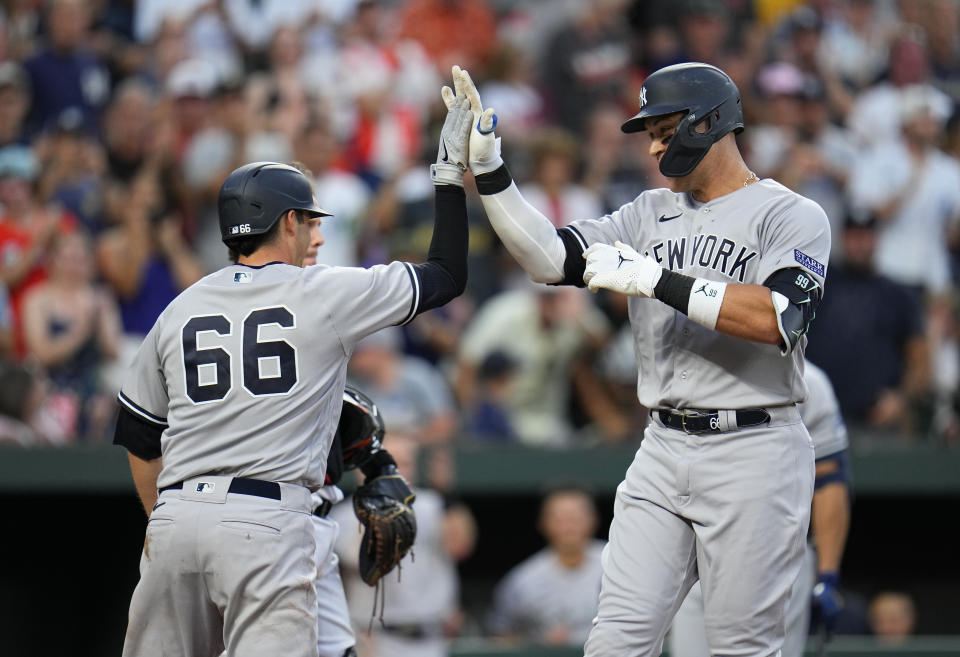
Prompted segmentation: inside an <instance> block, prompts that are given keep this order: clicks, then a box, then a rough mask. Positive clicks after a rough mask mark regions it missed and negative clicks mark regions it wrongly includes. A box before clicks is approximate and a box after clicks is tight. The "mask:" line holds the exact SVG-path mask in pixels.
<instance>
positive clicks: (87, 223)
mask: <svg viewBox="0 0 960 657" xmlns="http://www.w3.org/2000/svg"><path fill="white" fill-rule="evenodd" d="M36 149H37V154H38V159H40V161H41V162H43V170H42V173H41V175H40V181H39V183H38V194H39V196H40V198H41V199H44V200H47V201H53V202H55V203H58V204H59V205H61V206H63V207H64V208H66V210H68V211H69V212H70V213H71V214H73V215H74V216H75V217H77V218H78V219H79V220H80V223H81V224H82V225H83V227H84V228H85V229H86V230H87V232H89V233H90V234H92V235H95V234H96V233H98V232H99V231H100V228H101V226H102V221H103V175H104V173H105V168H106V163H105V160H104V154H103V149H102V148H101V147H100V145H99V144H98V143H97V142H95V141H94V140H93V139H91V138H90V137H89V135H88V134H87V132H86V131H85V130H84V127H83V117H82V116H81V115H80V111H79V110H78V109H77V108H75V107H70V108H68V109H65V110H64V111H63V112H62V113H61V115H60V117H59V118H58V119H57V122H56V124H55V125H54V127H53V129H52V130H51V131H50V132H49V133H47V134H45V135H43V136H42V137H41V139H39V140H38V141H37V144H36Z"/></svg>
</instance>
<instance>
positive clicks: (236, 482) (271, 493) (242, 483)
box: [160, 477, 280, 500]
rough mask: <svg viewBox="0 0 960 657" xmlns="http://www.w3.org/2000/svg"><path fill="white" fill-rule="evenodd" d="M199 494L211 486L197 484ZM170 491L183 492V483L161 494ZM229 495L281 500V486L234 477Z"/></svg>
mask: <svg viewBox="0 0 960 657" xmlns="http://www.w3.org/2000/svg"><path fill="white" fill-rule="evenodd" d="M196 486H197V492H201V491H202V486H209V484H206V483H204V482H202V481H198V482H197V483H196ZM168 490H183V482H180V483H179V484H174V485H173V486H167V487H166V488H161V489H160V492H161V493H166V492H167V491H168ZM227 492H228V493H240V494H241V495H256V496H257V497H266V498H267V499H271V500H279V499H280V484H278V483H277V482H275V481H261V480H260V479H246V478H244V477H234V478H233V479H232V480H231V481H230V488H228V489H227Z"/></svg>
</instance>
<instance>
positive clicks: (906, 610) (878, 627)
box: [869, 591, 917, 645]
mask: <svg viewBox="0 0 960 657" xmlns="http://www.w3.org/2000/svg"><path fill="white" fill-rule="evenodd" d="M869 612H870V628H871V630H873V634H874V635H875V636H876V637H877V638H878V639H880V641H882V642H883V643H884V644H887V645H898V644H903V643H904V642H905V641H906V640H907V639H908V638H910V637H911V636H913V630H914V628H915V626H916V623H917V610H916V607H915V606H914V604H913V598H911V597H910V595H908V594H907V593H901V592H897V591H885V592H883V593H878V594H877V595H875V596H874V597H873V598H872V599H871V600H870V608H869Z"/></svg>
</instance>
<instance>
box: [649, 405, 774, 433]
mask: <svg viewBox="0 0 960 657" xmlns="http://www.w3.org/2000/svg"><path fill="white" fill-rule="evenodd" d="M656 413H657V416H658V417H659V418H660V421H661V422H663V423H664V424H665V425H666V426H668V427H670V428H671V429H679V430H680V431H686V432H687V433H708V432H711V431H712V432H714V433H720V432H722V431H723V429H722V428H721V427H720V411H694V410H686V411H681V410H676V409H670V408H661V409H658V410H657V411H656ZM735 413H736V414H737V427H738V428H741V429H742V428H744V427H755V426H757V425H758V424H766V423H767V422H769V421H770V414H769V413H768V412H766V411H765V410H763V409H762V408H744V409H740V410H738V411H735Z"/></svg>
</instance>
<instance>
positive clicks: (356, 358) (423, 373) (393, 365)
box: [320, 252, 457, 445]
mask: <svg viewBox="0 0 960 657" xmlns="http://www.w3.org/2000/svg"><path fill="white" fill-rule="evenodd" d="M320 257H321V259H322V252H321V256H320ZM401 340H402V336H401V333H400V329H398V328H387V329H383V330H380V331H377V332H376V333H374V334H373V335H370V336H368V337H366V338H364V339H363V340H361V341H360V342H359V343H358V344H357V347H356V349H355V350H354V352H353V358H351V359H350V364H349V369H348V371H347V372H348V376H349V377H350V380H351V381H355V382H356V385H357V387H358V388H360V389H361V390H363V391H364V392H365V393H367V395H369V396H370V399H372V400H373V401H374V402H376V404H377V406H378V407H379V408H380V412H381V413H382V414H383V419H384V422H386V424H387V427H388V428H389V431H390V433H391V434H394V435H400V436H405V437H408V438H412V439H413V440H415V441H417V442H418V443H420V444H424V445H428V444H440V443H445V442H447V441H449V440H450V439H451V437H452V436H453V432H454V431H455V430H456V428H457V418H456V414H455V408H454V405H453V397H452V395H451V394H450V388H449V386H448V385H447V382H446V380H444V378H443V376H442V375H441V374H440V372H439V371H437V370H436V369H435V368H433V367H432V366H431V365H430V364H429V363H427V362H426V361H424V360H422V359H420V358H415V357H412V356H405V355H404V354H403V352H402V351H400V348H401V344H402V343H401Z"/></svg>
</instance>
